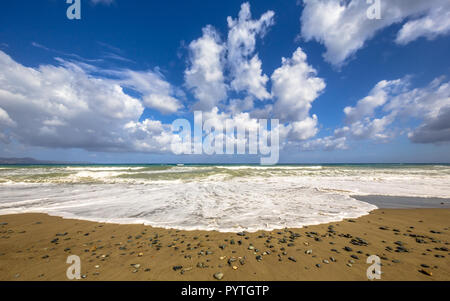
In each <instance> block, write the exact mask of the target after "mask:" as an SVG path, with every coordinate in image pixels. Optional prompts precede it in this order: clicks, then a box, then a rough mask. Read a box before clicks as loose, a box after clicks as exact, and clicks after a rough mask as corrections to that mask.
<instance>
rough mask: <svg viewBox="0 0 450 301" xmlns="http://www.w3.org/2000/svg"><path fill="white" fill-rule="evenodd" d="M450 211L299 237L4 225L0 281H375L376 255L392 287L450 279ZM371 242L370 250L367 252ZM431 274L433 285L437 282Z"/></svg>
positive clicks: (404, 214) (374, 219)
mask: <svg viewBox="0 0 450 301" xmlns="http://www.w3.org/2000/svg"><path fill="white" fill-rule="evenodd" d="M449 241H450V209H376V210H374V211H372V212H370V213H369V214H368V215H364V216H362V217H359V218H355V219H346V220H344V221H341V222H332V223H328V224H320V225H313V226H307V227H303V228H297V229H282V230H274V231H257V232H251V233H250V232H249V233H230V232H218V231H185V230H176V229H163V228H153V227H151V226H144V225H140V224H109V223H97V222H90V221H84V220H75V219H63V218H61V217H54V216H49V215H47V214H37V213H36V214H35V213H26V214H15V215H3V216H0V280H3V281H10V280H13V281H21V280H62V281H64V280H68V279H67V277H66V270H67V268H68V267H69V266H70V265H69V264H66V260H67V257H68V256H69V255H77V256H79V257H80V258H81V274H82V275H83V279H82V280H88V281H95V280H107V281H108V280H113V281H114V280H137V281H140V280H144V281H145V280H156V281H159V280H178V281H183V280H187V281H190V280H194V281H195V280H204V281H209V280H211V281H217V280H216V279H215V278H214V275H215V274H216V273H222V274H223V278H222V279H223V280H224V281H225V280H227V281H239V280H240V281H245V280H247V281H261V280H272V281H281V280H286V281H299V280H302V281H304V280H325V281H328V280H330V281H334V280H360V281H367V276H366V270H367V268H368V267H369V266H370V264H367V263H366V259H367V257H368V256H370V255H377V256H379V257H380V258H381V263H382V266H381V271H382V280H447V281H448V280H450V252H449V250H448V248H449V246H448V245H449ZM366 243H367V245H366ZM430 275H431V276H430Z"/></svg>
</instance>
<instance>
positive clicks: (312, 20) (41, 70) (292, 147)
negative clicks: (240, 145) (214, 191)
mask: <svg viewBox="0 0 450 301" xmlns="http://www.w3.org/2000/svg"><path fill="white" fill-rule="evenodd" d="M94 2H97V3H94ZM365 2H366V1H356V0H353V1H348V3H347V4H343V3H340V2H339V1H333V0H320V1H298V3H297V1H296V0H292V1H287V0H286V1H268V0H267V1H266V0H258V1H250V2H249V3H248V4H244V2H243V1H199V0H198V1H194V0H189V1H186V0H184V1H181V0H180V1H175V0H170V1H132V0H128V1H123V0H115V1H90V0H81V8H82V10H81V20H69V19H68V18H67V17H66V9H67V8H68V6H69V4H66V3H65V1H62V0H61V1H60V0H43V1H20V2H19V1H2V3H1V4H0V51H1V53H0V54H3V57H2V58H1V59H0V61H1V62H0V64H2V66H1V69H0V156H1V157H23V156H30V157H35V158H38V159H46V160H67V161H91V162H100V163H105V162H115V163H123V162H136V163H138V162H139V163H141V162H142V163H144V162H149V163H157V162H207V163H212V162H258V160H257V158H256V157H250V156H212V157H210V156H181V157H179V156H174V155H173V154H172V153H171V152H170V151H169V150H168V146H167V141H168V140H167V139H168V138H167V137H168V136H169V135H170V133H169V132H168V130H167V126H169V125H170V123H171V122H172V121H173V120H175V119H177V118H187V119H189V120H192V118H193V112H192V111H193V110H194V108H199V107H200V108H201V109H202V110H203V111H205V112H210V111H211V112H214V111H213V108H214V107H217V108H218V110H217V111H216V113H214V114H213V113H211V114H210V115H211V116H215V117H214V118H217V120H221V118H223V117H224V116H228V117H230V118H235V116H236V115H239V114H247V115H246V116H247V118H279V119H280V120H281V122H282V124H283V127H284V131H282V132H284V133H285V136H283V135H282V136H283V137H282V138H283V139H282V140H283V149H282V150H281V155H280V162H281V163H283V162H292V163H293V162H299V163H322V162H330V163H334V162H336V163H339V162H450V145H449V141H450V124H449V123H450V122H449V121H448V119H449V118H448V117H449V116H450V114H449V112H450V92H449V91H450V88H449V78H448V77H449V75H450V64H449V63H450V58H449V55H448V53H450V36H449V33H450V24H449V22H448V19H449V18H448V15H449V14H450V6H449V4H448V2H447V1H440V0H434V1H428V2H427V3H421V2H423V1H416V0H412V1H409V4H408V3H407V2H408V1H406V0H394V1H390V2H389V3H384V2H385V1H383V0H381V19H380V20H376V19H375V20H370V19H369V18H367V16H366V10H367V9H368V8H369V5H367V4H366V3H365ZM243 4H244V6H242V7H241V5H243ZM245 9H247V10H248V11H249V12H250V13H251V17H250V16H249V15H247V16H243V17H242V18H239V17H238V15H239V13H240V12H243V11H245ZM229 16H230V17H231V18H232V19H233V20H234V21H235V24H234V25H230V24H227V17H229ZM264 16H265V17H264ZM323 20H328V22H323ZM427 22H428V25H429V22H436V24H437V25H439V26H437V25H436V24H432V26H431V27H430V26H427V25H426V24H427ZM208 25H210V27H207V26H208ZM205 28H206V30H205ZM233 28H234V29H237V31H235V32H234V33H239V32H240V33H241V35H238V34H236V35H233ZM253 40H254V41H255V42H256V44H255V45H254V47H253V46H252V41H253ZM196 41H198V42H199V43H197V44H196V43H195V42H196ZM194 45H197V47H194ZM215 50H217V51H219V50H220V54H217V56H215V57H214V56H212V55H211V57H210V54H212V53H214V51H215ZM295 54H297V56H295ZM252 58H254V59H255V61H254V62H259V63H260V69H258V68H257V67H258V66H256V67H255V66H254V65H251V64H250V62H251V60H252ZM282 58H286V59H287V60H286V62H285V63H284V64H283V63H282ZM205 62H206V63H205ZM205 65H206V66H207V67H205ZM216 65H217V66H216ZM256 65H257V64H256ZM242 66H250V67H249V68H251V69H245V70H244V71H242V70H243V69H242ZM52 67H53V69H52ZM283 67H284V68H283ZM205 68H206V69H208V68H209V69H208V70H205ZM11 70H12V71H11ZM212 71H214V72H215V73H214V74H215V75H217V74H219V75H220V76H219V77H218V78H216V77H215V78H214V79H213V80H211V81H209V80H208V81H205V80H204V79H205V76H206V75H205V73H207V72H212ZM277 71H278V72H277ZM189 74H190V75H189ZM275 74H279V75H280V76H279V77H276V76H274V75H275ZM295 77H298V79H295ZM206 78H208V77H206ZM249 78H251V79H254V78H259V79H261V81H262V82H263V84H261V82H259V84H256V85H254V83H253V82H252V83H251V84H249V82H251V81H249ZM264 78H266V79H265V80H264ZM292 78H294V80H292V81H291V82H290V81H289V80H287V79H292ZM202 79H203V81H202ZM277 79H278V80H277ZM37 83H39V84H37ZM299 85H302V89H295V88H296V87H298V86H299ZM114 87H119V88H120V89H122V91H121V92H117V90H115V88H114ZM303 87H304V88H303ZM222 90H223V91H222ZM30 91H31V92H30ZM211 91H212V93H211ZM219 91H222V93H219ZM292 91H296V92H295V93H294V92H292ZM201 92H205V93H203V94H202V93H201ZM216 92H217V93H216ZM205 94H207V96H206V97H205V96H204V95H205ZM216 94H217V95H216ZM99 95H104V97H100V96H99ZM200 95H203V96H200ZM244 100H245V101H246V102H245V103H246V105H245V106H243V103H244ZM30 101H31V102H32V103H30ZM211 103H212V104H211ZM232 103H235V104H240V105H239V106H236V107H234V108H232ZM169 104H170V105H169ZM346 107H347V110H346V112H345V111H344V109H345V108H346ZM220 114H222V115H220ZM146 120H147V122H146ZM247 121H249V120H247ZM130 122H131V124H130ZM249 122H250V121H249ZM166 138H167V139H166Z"/></svg>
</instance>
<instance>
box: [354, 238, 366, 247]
mask: <svg viewBox="0 0 450 301" xmlns="http://www.w3.org/2000/svg"><path fill="white" fill-rule="evenodd" d="M350 243H351V244H352V245H355V246H367V245H368V244H369V243H368V242H367V241H366V240H364V239H362V238H360V237H355V238H353V239H352V240H351V241H350Z"/></svg>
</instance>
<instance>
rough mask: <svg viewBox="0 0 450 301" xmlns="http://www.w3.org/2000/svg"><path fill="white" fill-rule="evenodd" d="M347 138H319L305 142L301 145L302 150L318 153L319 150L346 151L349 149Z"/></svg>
mask: <svg viewBox="0 0 450 301" xmlns="http://www.w3.org/2000/svg"><path fill="white" fill-rule="evenodd" d="M346 141H347V138H346V137H339V138H336V137H333V136H327V137H324V138H317V139H314V140H309V141H305V142H303V143H301V144H300V149H301V150H303V151H317V150H326V151H333V150H345V149H347V148H348V146H347V144H346Z"/></svg>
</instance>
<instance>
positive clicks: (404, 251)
mask: <svg viewBox="0 0 450 301" xmlns="http://www.w3.org/2000/svg"><path fill="white" fill-rule="evenodd" d="M395 252H397V253H408V252H409V250H408V249H407V248H405V247H403V246H398V247H397V249H396V250H395Z"/></svg>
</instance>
